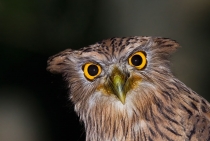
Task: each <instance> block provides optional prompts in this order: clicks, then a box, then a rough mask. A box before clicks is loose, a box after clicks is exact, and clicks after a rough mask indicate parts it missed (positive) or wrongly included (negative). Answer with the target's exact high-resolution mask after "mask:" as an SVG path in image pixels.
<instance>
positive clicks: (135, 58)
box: [128, 52, 147, 69]
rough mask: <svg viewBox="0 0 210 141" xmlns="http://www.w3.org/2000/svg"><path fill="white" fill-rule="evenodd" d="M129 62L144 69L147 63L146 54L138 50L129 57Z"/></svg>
mask: <svg viewBox="0 0 210 141" xmlns="http://www.w3.org/2000/svg"><path fill="white" fill-rule="evenodd" d="M128 63H129V65H131V66H134V67H136V68H137V69H143V68H144V67H145V66H146V64H147V59H146V55H145V53H143V52H136V53H134V54H133V55H131V56H130V57H129V58H128Z"/></svg>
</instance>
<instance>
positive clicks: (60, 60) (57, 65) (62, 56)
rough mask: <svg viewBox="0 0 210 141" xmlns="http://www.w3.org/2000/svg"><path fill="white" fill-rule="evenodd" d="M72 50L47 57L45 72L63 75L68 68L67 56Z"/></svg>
mask: <svg viewBox="0 0 210 141" xmlns="http://www.w3.org/2000/svg"><path fill="white" fill-rule="evenodd" d="M72 51H73V50H72V49H66V50H64V51H62V52H60V53H58V54H56V55H54V56H51V57H49V59H48V61H47V71H49V72H51V73H54V74H56V73H57V74H58V73H64V72H65V71H66V70H67V69H68V68H67V66H68V65H67V64H68V62H69V61H70V60H69V59H68V56H70V55H71V54H72Z"/></svg>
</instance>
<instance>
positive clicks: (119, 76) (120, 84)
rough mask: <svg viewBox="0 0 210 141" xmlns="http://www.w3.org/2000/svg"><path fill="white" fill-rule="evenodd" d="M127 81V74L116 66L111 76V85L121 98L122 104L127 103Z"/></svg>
mask: <svg viewBox="0 0 210 141" xmlns="http://www.w3.org/2000/svg"><path fill="white" fill-rule="evenodd" d="M126 81H127V77H126V75H125V74H124V73H122V72H121V71H120V70H119V69H118V68H114V69H113V71H112V74H111V76H110V82H109V85H110V87H111V89H112V91H113V93H114V94H115V95H116V96H117V97H118V98H119V100H120V101H121V102H122V104H125V98H126V93H127V91H126V89H125V84H126Z"/></svg>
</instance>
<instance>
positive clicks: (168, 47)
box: [153, 37, 180, 54]
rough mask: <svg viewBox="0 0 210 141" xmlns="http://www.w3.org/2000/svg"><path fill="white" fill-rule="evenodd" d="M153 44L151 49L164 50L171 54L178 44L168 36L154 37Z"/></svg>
mask: <svg viewBox="0 0 210 141" xmlns="http://www.w3.org/2000/svg"><path fill="white" fill-rule="evenodd" d="M153 41H154V44H155V45H154V46H153V49H158V50H159V51H160V52H165V53H167V54H171V53H173V52H175V51H176V50H177V48H178V47H180V45H179V44H178V43H177V42H176V41H175V40H172V39H169V38H159V37H158V38H154V39H153Z"/></svg>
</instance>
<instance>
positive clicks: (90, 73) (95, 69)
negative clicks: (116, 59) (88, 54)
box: [83, 63, 101, 80]
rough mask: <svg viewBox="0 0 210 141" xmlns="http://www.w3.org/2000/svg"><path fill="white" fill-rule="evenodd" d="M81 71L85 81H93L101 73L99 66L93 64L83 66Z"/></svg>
mask: <svg viewBox="0 0 210 141" xmlns="http://www.w3.org/2000/svg"><path fill="white" fill-rule="evenodd" d="M83 71H84V75H85V77H86V78H87V79H89V80H93V79H94V78H96V77H97V76H98V75H99V74H100V73H101V66H99V65H96V64H93V63H86V64H85V65H84V66H83Z"/></svg>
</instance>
